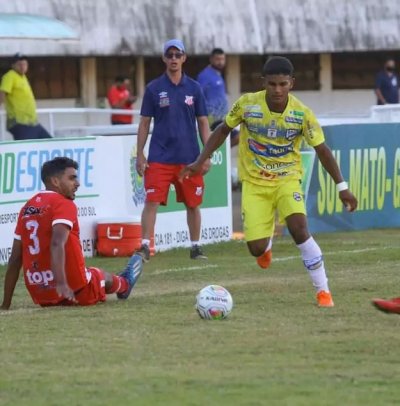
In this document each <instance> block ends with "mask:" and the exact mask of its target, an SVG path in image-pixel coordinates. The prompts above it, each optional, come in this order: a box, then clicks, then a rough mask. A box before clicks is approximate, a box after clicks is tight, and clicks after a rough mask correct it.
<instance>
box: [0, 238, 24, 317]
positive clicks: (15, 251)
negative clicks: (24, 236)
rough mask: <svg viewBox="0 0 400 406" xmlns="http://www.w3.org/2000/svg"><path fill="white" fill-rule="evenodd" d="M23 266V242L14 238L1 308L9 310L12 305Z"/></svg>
mask: <svg viewBox="0 0 400 406" xmlns="http://www.w3.org/2000/svg"><path fill="white" fill-rule="evenodd" d="M21 266H22V243H21V240H16V239H14V242H13V246H12V249H11V256H10V259H9V261H8V266H7V271H6V276H5V278H4V297H3V303H2V305H1V307H0V309H1V310H8V309H9V308H10V306H11V301H12V297H13V294H14V289H15V285H16V284H17V281H18V277H19V272H20V270H21Z"/></svg>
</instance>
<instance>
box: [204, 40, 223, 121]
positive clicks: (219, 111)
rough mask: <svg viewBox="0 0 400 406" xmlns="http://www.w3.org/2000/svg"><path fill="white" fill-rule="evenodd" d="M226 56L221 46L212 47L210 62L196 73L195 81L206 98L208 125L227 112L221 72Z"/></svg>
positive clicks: (221, 118)
mask: <svg viewBox="0 0 400 406" xmlns="http://www.w3.org/2000/svg"><path fill="white" fill-rule="evenodd" d="M225 63H226V57H225V53H224V51H223V50H222V49H221V48H214V49H213V50H212V51H211V55H210V64H209V65H208V66H207V67H205V68H204V69H203V70H202V71H201V72H200V73H199V75H198V77H197V81H198V82H199V83H200V85H201V88H202V89H203V93H204V97H205V98H206V104H207V110H208V121H209V123H210V125H212V124H213V123H215V122H216V121H219V120H223V119H224V117H225V115H226V114H227V113H228V107H229V106H228V99H227V96H226V87H225V81H224V78H223V76H222V72H223V70H224V68H225Z"/></svg>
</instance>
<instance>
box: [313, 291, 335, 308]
mask: <svg viewBox="0 0 400 406" xmlns="http://www.w3.org/2000/svg"><path fill="white" fill-rule="evenodd" d="M317 302H318V306H319V307H333V306H335V304H334V303H333V300H332V295H331V292H327V291H325V290H321V291H319V292H318V293H317Z"/></svg>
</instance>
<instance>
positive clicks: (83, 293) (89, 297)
mask: <svg viewBox="0 0 400 406" xmlns="http://www.w3.org/2000/svg"><path fill="white" fill-rule="evenodd" d="M86 269H87V271H88V272H90V273H91V274H92V276H91V279H90V281H89V283H88V284H87V285H86V286H84V287H83V288H82V289H79V290H78V291H77V292H75V300H76V303H73V302H71V301H70V300H67V299H64V300H62V301H61V302H58V303H53V304H41V303H40V305H41V306H43V307H47V306H72V305H74V304H75V305H78V306H90V305H94V304H96V303H99V302H105V300H106V286H105V285H106V282H105V279H104V272H103V271H102V270H101V269H99V268H86Z"/></svg>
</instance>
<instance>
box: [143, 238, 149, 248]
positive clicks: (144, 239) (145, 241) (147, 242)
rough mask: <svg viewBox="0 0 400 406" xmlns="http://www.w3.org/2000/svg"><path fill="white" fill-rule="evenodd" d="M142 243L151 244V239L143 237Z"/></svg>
mask: <svg viewBox="0 0 400 406" xmlns="http://www.w3.org/2000/svg"><path fill="white" fill-rule="evenodd" d="M142 245H147V246H149V245H150V240H148V239H147V238H142Z"/></svg>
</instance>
